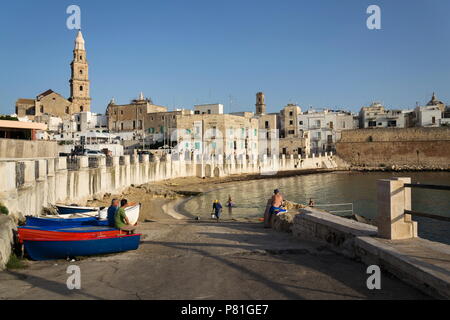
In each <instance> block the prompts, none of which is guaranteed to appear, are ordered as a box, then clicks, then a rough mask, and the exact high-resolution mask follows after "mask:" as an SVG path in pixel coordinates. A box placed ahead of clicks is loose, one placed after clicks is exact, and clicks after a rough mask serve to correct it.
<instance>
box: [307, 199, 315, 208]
mask: <svg viewBox="0 0 450 320" xmlns="http://www.w3.org/2000/svg"><path fill="white" fill-rule="evenodd" d="M314 205H315V203H314V200H313V199H312V198H310V199H309V204H308V206H309V207H314Z"/></svg>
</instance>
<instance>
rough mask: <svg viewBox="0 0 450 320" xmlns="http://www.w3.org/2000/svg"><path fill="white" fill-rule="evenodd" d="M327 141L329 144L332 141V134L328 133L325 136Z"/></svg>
mask: <svg viewBox="0 0 450 320" xmlns="http://www.w3.org/2000/svg"><path fill="white" fill-rule="evenodd" d="M327 142H328V143H329V144H331V143H333V136H332V135H331V134H329V135H328V137H327Z"/></svg>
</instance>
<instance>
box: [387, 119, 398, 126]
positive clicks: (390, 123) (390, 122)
mask: <svg viewBox="0 0 450 320" xmlns="http://www.w3.org/2000/svg"><path fill="white" fill-rule="evenodd" d="M387 126H388V127H391V128H392V127H396V126H397V121H396V120H389V121H388V123H387Z"/></svg>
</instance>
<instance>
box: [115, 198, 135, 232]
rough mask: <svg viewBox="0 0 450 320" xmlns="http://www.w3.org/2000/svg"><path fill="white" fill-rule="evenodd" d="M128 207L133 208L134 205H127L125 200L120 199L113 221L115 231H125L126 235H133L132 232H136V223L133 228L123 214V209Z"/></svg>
mask: <svg viewBox="0 0 450 320" xmlns="http://www.w3.org/2000/svg"><path fill="white" fill-rule="evenodd" d="M130 206H134V204H131V203H130V204H128V200H127V199H122V200H121V201H120V208H119V210H117V212H116V215H115V219H114V220H115V225H116V228H117V229H119V230H121V231H125V232H127V233H128V234H134V231H135V230H136V227H137V223H136V224H135V225H134V226H133V225H132V224H131V223H130V221H129V220H128V217H127V215H126V213H125V209H126V208H127V207H130Z"/></svg>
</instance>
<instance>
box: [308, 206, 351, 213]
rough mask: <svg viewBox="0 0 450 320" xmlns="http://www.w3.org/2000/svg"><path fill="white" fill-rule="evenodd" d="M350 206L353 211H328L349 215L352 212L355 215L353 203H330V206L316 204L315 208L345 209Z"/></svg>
mask: <svg viewBox="0 0 450 320" xmlns="http://www.w3.org/2000/svg"><path fill="white" fill-rule="evenodd" d="M343 206H350V208H351V209H348V210H326V211H327V212H329V213H347V212H350V214H351V215H353V203H329V204H315V205H314V206H312V207H313V208H330V207H331V208H333V207H343Z"/></svg>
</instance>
